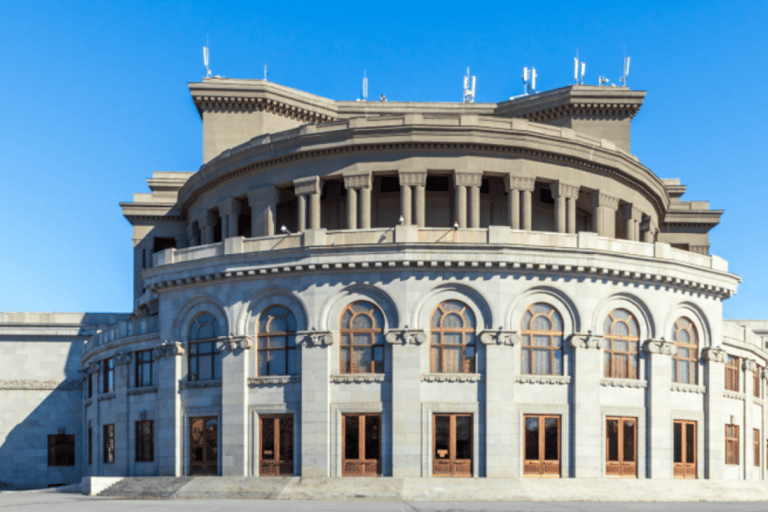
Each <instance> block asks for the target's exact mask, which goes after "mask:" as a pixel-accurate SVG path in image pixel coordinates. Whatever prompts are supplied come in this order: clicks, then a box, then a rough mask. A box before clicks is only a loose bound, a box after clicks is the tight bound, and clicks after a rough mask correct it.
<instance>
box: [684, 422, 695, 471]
mask: <svg viewBox="0 0 768 512" xmlns="http://www.w3.org/2000/svg"><path fill="white" fill-rule="evenodd" d="M695 430H696V425H695V424H693V423H688V424H687V425H686V426H685V459H686V460H685V461H686V462H694V460H695V456H696V444H695V441H696V433H695Z"/></svg>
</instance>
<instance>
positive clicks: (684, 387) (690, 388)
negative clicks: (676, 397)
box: [672, 382, 707, 395]
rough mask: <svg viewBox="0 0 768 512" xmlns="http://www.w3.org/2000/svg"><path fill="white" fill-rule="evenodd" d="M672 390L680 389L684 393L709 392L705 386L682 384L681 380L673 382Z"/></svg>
mask: <svg viewBox="0 0 768 512" xmlns="http://www.w3.org/2000/svg"><path fill="white" fill-rule="evenodd" d="M672 391H680V392H682V393H698V394H700V395H703V394H704V393H706V392H707V388H706V387H705V386H699V385H696V384H681V383H679V382H673V383H672Z"/></svg>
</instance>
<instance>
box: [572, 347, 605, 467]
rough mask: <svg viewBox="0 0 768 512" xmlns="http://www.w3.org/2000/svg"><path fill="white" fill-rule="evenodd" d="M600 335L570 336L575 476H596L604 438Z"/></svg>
mask: <svg viewBox="0 0 768 512" xmlns="http://www.w3.org/2000/svg"><path fill="white" fill-rule="evenodd" d="M602 345H603V343H602V338H597V337H594V336H591V335H589V334H574V335H573V336H571V346H572V347H573V348H574V349H575V350H574V351H573V352H574V356H575V359H576V361H575V364H574V366H573V367H574V372H573V373H574V374H573V376H572V378H573V380H572V382H573V403H574V408H573V426H574V433H575V439H576V442H575V443H574V450H573V451H574V454H573V460H574V461H575V474H574V475H573V476H575V477H576V478H600V477H601V476H602V468H603V456H602V453H603V450H602V446H603V444H605V439H603V437H602V432H603V429H602V421H603V419H602V414H601V413H600V379H601V378H602V376H603V367H602V366H603V365H602V356H603V351H602V348H603V346H602Z"/></svg>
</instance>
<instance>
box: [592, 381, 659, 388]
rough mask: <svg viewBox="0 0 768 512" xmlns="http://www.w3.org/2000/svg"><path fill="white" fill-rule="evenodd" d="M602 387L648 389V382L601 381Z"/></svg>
mask: <svg viewBox="0 0 768 512" xmlns="http://www.w3.org/2000/svg"><path fill="white" fill-rule="evenodd" d="M600 385H601V386H610V387H614V388H647V387H648V382H647V381H645V380H639V379H600Z"/></svg>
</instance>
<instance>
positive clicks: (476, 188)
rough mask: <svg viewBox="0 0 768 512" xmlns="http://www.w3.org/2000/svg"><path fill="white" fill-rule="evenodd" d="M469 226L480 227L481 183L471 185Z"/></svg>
mask: <svg viewBox="0 0 768 512" xmlns="http://www.w3.org/2000/svg"><path fill="white" fill-rule="evenodd" d="M469 211H470V215H469V227H471V228H475V229H477V228H479V227H480V185H472V186H471V187H469Z"/></svg>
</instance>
